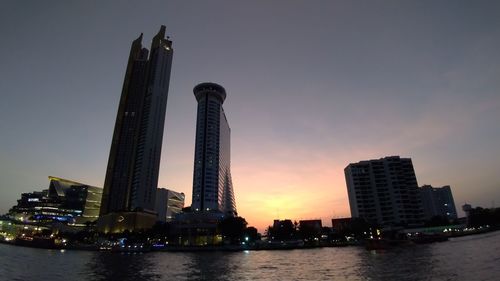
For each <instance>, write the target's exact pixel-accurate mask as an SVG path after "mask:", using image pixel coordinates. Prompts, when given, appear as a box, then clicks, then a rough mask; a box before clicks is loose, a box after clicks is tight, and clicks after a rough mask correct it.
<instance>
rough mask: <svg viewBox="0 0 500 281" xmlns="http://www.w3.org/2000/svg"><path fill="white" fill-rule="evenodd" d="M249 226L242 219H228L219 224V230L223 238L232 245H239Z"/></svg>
mask: <svg viewBox="0 0 500 281" xmlns="http://www.w3.org/2000/svg"><path fill="white" fill-rule="evenodd" d="M247 224H248V223H247V221H246V220H245V219H244V218H242V217H226V218H224V219H222V220H221V221H220V222H219V224H218V228H219V231H220V233H221V234H222V236H224V237H225V239H227V240H228V241H229V242H230V243H231V244H239V242H241V238H242V237H243V235H244V234H245V229H246V227H247Z"/></svg>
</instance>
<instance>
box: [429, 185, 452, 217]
mask: <svg viewBox="0 0 500 281" xmlns="http://www.w3.org/2000/svg"><path fill="white" fill-rule="evenodd" d="M420 197H421V199H422V206H423V209H424V218H425V219H426V220H430V219H431V218H433V217H441V218H446V219H448V220H455V219H457V209H456V208H455V201H454V200H453V195H452V193H451V188H450V186H449V185H445V186H443V187H432V186H430V185H423V186H422V187H421V188H420Z"/></svg>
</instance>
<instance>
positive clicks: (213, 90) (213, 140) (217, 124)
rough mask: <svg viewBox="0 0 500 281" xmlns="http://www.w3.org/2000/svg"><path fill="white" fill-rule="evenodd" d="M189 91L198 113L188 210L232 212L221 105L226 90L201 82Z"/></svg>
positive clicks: (226, 129)
mask: <svg viewBox="0 0 500 281" xmlns="http://www.w3.org/2000/svg"><path fill="white" fill-rule="evenodd" d="M193 92H194V95H195V97H196V100H197V101H198V113H197V118H196V144H195V156H194V172H193V202H192V205H191V209H192V210H193V211H195V212H197V211H220V212H222V213H224V214H225V215H231V216H232V215H236V205H235V201H234V192H233V183H232V180H231V170H230V165H231V160H230V153H231V151H230V150H231V147H230V134H231V129H230V128H229V124H228V122H227V118H226V115H225V114H224V109H223V108H222V104H223V103H224V100H225V99H226V91H225V90H224V88H223V87H222V86H220V85H217V84H215V83H202V84H199V85H197V86H196V87H194V89H193Z"/></svg>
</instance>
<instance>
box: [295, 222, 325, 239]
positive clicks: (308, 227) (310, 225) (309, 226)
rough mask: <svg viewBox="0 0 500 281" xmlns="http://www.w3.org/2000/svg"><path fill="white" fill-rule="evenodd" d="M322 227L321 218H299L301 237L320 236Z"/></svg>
mask: <svg viewBox="0 0 500 281" xmlns="http://www.w3.org/2000/svg"><path fill="white" fill-rule="evenodd" d="M322 228H323V224H322V222H321V220H299V233H300V235H301V237H302V238H303V239H313V238H319V237H321V234H322Z"/></svg>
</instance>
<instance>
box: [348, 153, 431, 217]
mask: <svg viewBox="0 0 500 281" xmlns="http://www.w3.org/2000/svg"><path fill="white" fill-rule="evenodd" d="M344 172H345V178H346V183H347V194H348V196H349V206H350V208H351V215H352V217H355V218H364V219H366V220H367V221H368V222H371V223H378V224H380V225H382V226H392V225H418V224H421V223H422V221H423V211H422V205H421V201H420V194H419V190H418V184H417V178H416V176H415V171H414V170H413V164H412V161H411V159H410V158H400V157H399V156H391V157H385V158H381V159H377V160H368V161H361V162H358V163H352V164H349V165H348V166H347V167H346V168H345V170H344Z"/></svg>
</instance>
